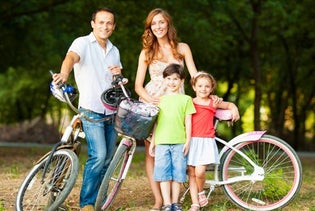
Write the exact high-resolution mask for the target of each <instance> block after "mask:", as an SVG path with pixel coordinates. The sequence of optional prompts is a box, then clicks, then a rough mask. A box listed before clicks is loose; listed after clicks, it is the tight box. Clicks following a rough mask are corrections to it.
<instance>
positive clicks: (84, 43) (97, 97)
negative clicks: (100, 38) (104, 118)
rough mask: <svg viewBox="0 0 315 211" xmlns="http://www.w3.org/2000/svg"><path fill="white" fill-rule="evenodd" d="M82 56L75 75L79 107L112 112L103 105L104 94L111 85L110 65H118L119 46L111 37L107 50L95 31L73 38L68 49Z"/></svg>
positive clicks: (75, 67)
mask: <svg viewBox="0 0 315 211" xmlns="http://www.w3.org/2000/svg"><path fill="white" fill-rule="evenodd" d="M70 51H72V52H75V53H77V54H78V55H79V56H80V62H79V63H76V64H75V65H74V77H75V81H76V83H77V86H78V90H79V105H78V106H79V107H82V108H85V109H89V110H91V111H94V112H96V113H102V114H103V113H104V114H107V115H109V114H112V113H113V111H111V110H108V109H106V108H105V107H104V105H103V104H102V101H101V94H102V93H103V91H105V90H106V89H108V88H111V86H112V85H111V82H112V79H113V78H112V77H113V76H112V73H111V71H110V70H109V69H108V66H112V65H119V66H120V67H121V68H122V65H121V62H120V54H119V50H118V48H117V47H116V46H114V45H113V44H112V43H111V42H110V40H107V43H106V52H105V51H104V49H103V48H102V47H101V46H100V45H99V44H98V42H97V40H96V38H95V36H94V34H93V32H91V33H90V34H89V35H87V36H83V37H79V38H77V39H75V40H74V41H73V43H72V44H71V46H70V48H69V50H68V52H70Z"/></svg>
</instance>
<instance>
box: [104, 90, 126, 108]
mask: <svg viewBox="0 0 315 211" xmlns="http://www.w3.org/2000/svg"><path fill="white" fill-rule="evenodd" d="M125 89H126V88H125ZM126 92H127V94H128V96H130V95H131V92H130V90H128V89H126ZM124 98H126V96H125V95H124V92H123V90H122V89H121V87H112V88H109V89H107V90H105V91H104V92H103V93H102V95H101V100H102V103H103V105H104V106H105V108H107V109H109V110H112V111H116V110H117V106H118V104H119V102H120V101H121V100H122V99H124Z"/></svg>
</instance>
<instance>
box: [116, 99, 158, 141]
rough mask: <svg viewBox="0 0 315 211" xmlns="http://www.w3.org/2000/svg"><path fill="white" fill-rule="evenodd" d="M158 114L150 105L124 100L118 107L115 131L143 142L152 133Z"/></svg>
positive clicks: (154, 107) (155, 108)
mask: <svg viewBox="0 0 315 211" xmlns="http://www.w3.org/2000/svg"><path fill="white" fill-rule="evenodd" d="M158 113H159V108H158V107H156V106H154V105H152V104H148V103H143V102H140V101H137V100H134V99H130V98H128V99H124V100H122V101H121V102H120V104H119V106H118V111H117V115H116V118H115V130H116V131H117V132H118V133H121V134H123V135H127V136H130V137H133V138H135V139H136V140H145V139H146V138H148V137H149V135H150V133H151V131H152V128H153V126H154V123H155V121H156V119H157V115H158Z"/></svg>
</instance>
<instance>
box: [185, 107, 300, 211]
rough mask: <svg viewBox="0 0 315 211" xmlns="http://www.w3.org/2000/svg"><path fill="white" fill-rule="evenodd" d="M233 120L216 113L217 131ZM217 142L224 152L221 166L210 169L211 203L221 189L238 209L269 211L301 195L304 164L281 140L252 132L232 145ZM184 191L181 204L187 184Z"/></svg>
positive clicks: (207, 179)
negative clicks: (217, 190) (213, 196)
mask: <svg viewBox="0 0 315 211" xmlns="http://www.w3.org/2000/svg"><path fill="white" fill-rule="evenodd" d="M230 119H231V113H230V112H229V111H227V110H217V112H216V114H215V128H216V127H217V124H218V122H219V121H222V120H225V121H228V120H230ZM215 140H216V141H217V142H219V143H221V144H223V148H222V149H221V150H220V151H219V158H220V164H215V165H209V166H208V168H207V173H206V182H205V190H206V191H208V194H207V199H208V200H209V197H210V195H211V193H212V192H213V191H214V190H215V188H216V187H220V186H222V187H223V190H224V193H225V195H226V196H227V197H228V198H229V199H230V200H231V201H232V202H233V203H234V204H235V205H237V206H238V207H240V208H242V209H246V210H264V211H266V210H275V209H279V208H282V207H285V206H286V205H288V204H289V203H290V201H292V200H293V198H294V197H295V196H296V195H297V194H298V192H299V190H300V187H301V184H302V165H301V161H300V159H299V157H298V155H297V154H296V152H295V151H294V150H293V149H292V148H291V146H290V145H289V144H287V143H286V142H285V141H283V140H282V139H280V138H277V137H275V136H271V135H267V134H266V131H252V132H247V133H243V134H241V135H238V136H236V137H234V138H233V139H231V140H230V141H229V142H227V141H225V140H223V139H221V138H219V137H215ZM210 172H211V173H213V174H212V175H210ZM207 175H208V177H207ZM211 176H212V177H211ZM185 187H186V188H187V189H186V191H185V192H184V194H183V195H182V197H181V199H180V203H183V202H184V200H185V196H186V194H187V193H188V192H189V187H187V184H186V186H185Z"/></svg>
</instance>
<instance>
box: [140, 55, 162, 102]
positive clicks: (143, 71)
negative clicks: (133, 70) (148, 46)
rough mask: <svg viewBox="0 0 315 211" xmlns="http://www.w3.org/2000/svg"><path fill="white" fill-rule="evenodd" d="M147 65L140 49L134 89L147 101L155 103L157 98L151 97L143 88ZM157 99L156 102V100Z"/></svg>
mask: <svg viewBox="0 0 315 211" xmlns="http://www.w3.org/2000/svg"><path fill="white" fill-rule="evenodd" d="M147 68H148V65H147V63H146V62H145V52H144V50H142V51H141V53H140V55H139V60H138V69H137V75H136V81H135V91H136V93H137V94H138V95H139V97H140V98H141V99H142V100H144V101H145V102H148V103H153V104H157V103H158V100H156V99H154V98H152V97H151V96H150V95H149V94H148V93H147V91H146V90H145V89H144V80H145V76H146V73H147ZM156 101H157V102H156Z"/></svg>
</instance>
